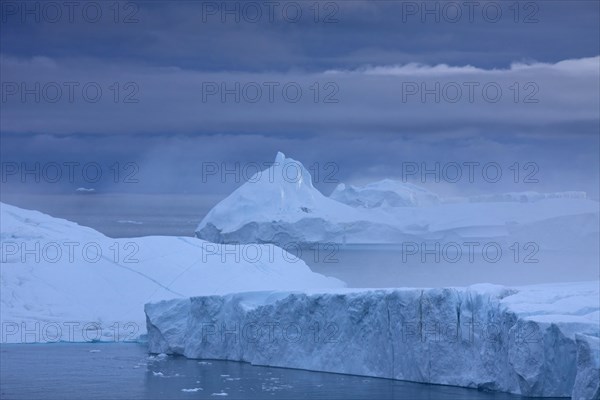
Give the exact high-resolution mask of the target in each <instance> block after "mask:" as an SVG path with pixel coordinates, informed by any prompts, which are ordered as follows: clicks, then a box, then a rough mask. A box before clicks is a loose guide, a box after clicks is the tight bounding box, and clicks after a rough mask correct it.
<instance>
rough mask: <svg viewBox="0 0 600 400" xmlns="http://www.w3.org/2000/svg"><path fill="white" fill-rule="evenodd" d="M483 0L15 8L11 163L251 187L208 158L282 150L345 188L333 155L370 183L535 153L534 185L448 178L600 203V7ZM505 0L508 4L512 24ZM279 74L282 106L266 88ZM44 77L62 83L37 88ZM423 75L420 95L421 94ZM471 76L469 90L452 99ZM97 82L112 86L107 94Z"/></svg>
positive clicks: (108, 187)
mask: <svg viewBox="0 0 600 400" xmlns="http://www.w3.org/2000/svg"><path fill="white" fill-rule="evenodd" d="M57 3H58V4H62V3H61V2H57ZM247 3H248V2H228V4H229V5H230V6H231V7H234V8H235V7H236V5H237V6H239V7H244V4H247ZM466 3H467V2H427V4H428V5H427V7H430V8H429V9H432V8H431V7H433V10H434V12H433V14H431V13H427V12H426V11H427V10H425V9H423V4H425V3H423V2H420V1H419V2H400V1H346V2H320V3H318V5H319V7H318V10H319V15H318V22H315V21H314V16H315V14H314V8H311V7H314V4H315V3H314V2H298V3H295V4H299V5H300V7H301V9H302V12H303V14H302V18H300V20H298V21H297V22H290V18H292V19H293V11H292V9H289V10H288V11H289V12H288V13H287V14H282V13H281V10H282V9H284V7H286V3H284V2H279V6H278V7H279V8H278V10H279V11H278V12H275V13H274V15H273V18H274V19H273V21H270V20H269V17H268V15H267V14H266V13H265V14H263V17H262V19H261V20H260V21H259V22H258V23H251V22H248V21H245V18H246V19H247V18H248V16H249V15H247V14H243V15H241V14H240V15H237V16H236V15H233V16H232V15H231V14H226V15H225V16H224V17H223V15H221V14H220V11H219V10H217V11H216V12H215V9H214V8H211V9H210V12H209V13H208V14H207V11H208V10H209V9H207V8H206V7H207V6H208V7H212V6H215V5H216V6H217V7H221V4H223V3H222V2H188V1H181V2H178V1H177V2H162V1H144V2H120V3H118V8H117V10H118V11H119V14H118V15H116V14H114V12H115V9H114V8H110V7H111V5H114V4H115V3H113V2H96V3H94V2H91V3H90V2H80V3H79V4H80V5H81V7H85V5H86V4H100V5H101V9H102V13H103V14H102V18H100V19H99V20H98V21H96V22H90V21H89V20H86V18H84V17H83V16H82V14H81V13H77V12H76V13H75V14H74V20H73V21H72V22H71V21H69V20H68V16H67V14H66V11H65V10H64V9H63V10H62V11H63V18H62V19H61V20H60V21H59V22H56V23H53V22H50V21H48V15H44V14H43V7H44V5H43V4H44V3H42V2H28V3H27V4H28V5H29V6H28V7H30V8H29V10H32V9H33V14H31V12H30V13H27V12H26V13H25V16H24V14H23V5H24V4H25V3H24V2H14V1H13V2H11V1H4V2H2V9H1V10H0V11H1V12H2V15H1V17H2V25H1V35H0V44H1V52H2V53H1V59H0V71H1V73H2V74H1V75H2V76H1V80H2V85H3V86H2V93H1V94H2V104H1V106H2V118H1V121H0V131H1V132H0V140H1V141H2V146H1V156H2V160H3V162H5V161H11V162H18V163H21V162H25V163H29V164H30V163H32V162H38V161H39V162H53V161H55V162H65V161H67V162H68V161H77V162H81V163H85V162H91V161H93V162H99V163H100V164H102V166H103V168H104V169H105V171H106V172H105V173H108V174H110V166H111V165H113V164H114V163H116V162H118V163H120V164H119V165H121V166H122V165H123V164H124V163H127V162H134V163H135V164H136V165H137V166H138V167H139V173H138V175H137V176H138V177H139V183H137V184H135V185H129V186H128V185H123V184H122V183H119V184H118V185H115V184H114V182H112V181H110V180H103V181H101V182H99V183H98V184H96V185H94V187H96V188H97V189H98V190H99V191H108V192H111V191H113V192H114V191H134V192H152V193H156V192H159V193H173V192H178V193H182V192H194V193H218V194H220V195H225V194H227V193H229V192H230V191H231V190H233V189H234V188H235V187H236V186H238V185H239V184H241V182H239V181H237V180H236V179H231V178H228V179H225V180H223V181H221V180H215V179H214V177H213V178H212V179H209V180H208V181H207V182H203V181H202V165H203V163H205V162H218V163H222V162H224V163H226V164H227V165H229V166H230V167H231V166H232V165H234V164H235V163H240V164H241V165H243V164H244V163H246V164H248V163H253V162H255V163H259V164H261V165H262V164H263V163H265V162H268V161H272V160H273V158H274V156H275V153H276V151H278V150H281V151H284V152H286V154H288V155H289V156H291V157H294V158H296V159H298V160H300V161H302V162H303V163H305V164H306V165H307V166H316V167H317V169H316V171H318V172H319V173H320V176H319V177H318V178H317V179H316V180H317V181H318V182H317V186H318V187H319V188H321V189H323V190H324V191H325V192H328V191H330V190H331V189H332V188H333V186H335V182H324V177H325V175H326V174H327V173H330V172H331V170H330V169H325V164H326V163H327V162H333V163H335V165H336V166H337V168H338V170H337V171H336V173H335V174H334V179H333V180H334V181H339V182H350V183H360V182H364V181H367V180H372V179H381V178H384V177H397V176H398V171H399V169H400V168H401V166H400V165H401V162H402V161H415V162H421V161H428V162H436V161H438V162H449V161H465V160H466V161H481V162H488V161H496V162H500V163H502V164H503V165H504V166H507V165H511V163H513V162H516V161H518V162H520V163H523V162H528V161H534V162H536V163H538V164H539V166H540V176H541V177H543V179H541V181H540V183H539V184H537V185H535V186H534V187H530V186H522V185H516V186H515V185H510V184H506V185H504V184H497V185H486V184H481V182H478V184H476V185H466V186H464V185H463V186H461V185H446V187H444V188H440V187H438V189H440V190H442V191H445V192H447V193H449V194H455V193H456V192H467V193H468V192H490V191H492V192H501V191H506V190H537V191H556V190H585V191H588V192H590V193H591V195H592V196H594V197H595V198H597V197H598V188H597V182H598V165H599V161H598V123H599V104H598V91H599V82H600V79H599V77H598V68H599V66H598V63H599V58H598V52H599V50H598V49H599V40H600V35H599V34H598V33H599V27H598V25H599V23H600V22H599V19H598V13H599V7H600V5H599V4H600V3H598V2H597V1H543V2H542V1H538V2H519V3H516V2H508V1H507V2H499V1H498V2H493V1H479V2H476V4H477V7H476V11H475V13H474V14H473V15H472V16H470V15H469V14H468V9H467V8H466V6H465V4H466ZM7 4H8V5H9V6H15V7H16V8H14V7H13V8H7ZM36 4H38V5H39V7H40V12H42V14H41V15H38V16H39V17H40V21H39V22H38V21H36V20H35V18H36V14H35V13H36V11H35V7H37V6H36ZM128 4H129V6H128ZM257 4H258V5H259V6H260V7H264V2H257ZM327 4H329V6H327ZM446 4H454V5H458V7H459V8H460V9H461V12H462V13H463V14H462V16H461V18H460V20H459V21H458V22H453V21H451V20H449V18H450V19H451V18H453V14H443V11H435V10H436V9H435V7H438V8H439V10H442V9H443V7H446V6H445V5H446ZM415 5H416V7H417V8H416V9H415V8H412V7H414V6H415ZM515 6H516V8H515ZM32 7H33V8H32ZM203 7H204V8H203ZM328 7H329V8H328ZM331 7H333V8H331ZM486 7H487V8H486ZM494 7H499V8H500V9H501V12H502V15H501V17H500V18H499V19H497V20H494V13H493V11H494V9H495V8H494ZM511 7H512V8H511ZM484 9H486V10H488V12H489V13H488V14H486V15H485V16H484V14H482V12H483V11H482V10H484ZM448 10H449V9H447V11H448ZM332 11H334V12H333V13H332ZM203 12H204V13H203ZM263 12H265V10H264V8H263ZM436 13H437V14H436ZM234 14H235V13H234ZM115 16H116V17H117V19H116V21H117V22H115ZM328 16H329V17H330V18H331V20H330V21H329V22H330V23H324V19H326V18H327V17H328ZM236 17H239V18H240V22H239V23H238V22H235V20H234V19H235V18H236ZM87 18H88V19H89V16H88V17H87ZM222 18H225V22H222ZM436 18H437V20H436ZM126 22H128V23H126ZM273 82H275V83H277V84H278V86H277V92H276V96H277V97H276V100H275V101H273V102H271V101H269V100H268V93H267V88H266V87H265V84H269V83H273ZM315 82H316V83H318V85H317V86H315ZM473 82H475V83H476V84H478V86H477V87H478V88H482V87H483V86H484V85H485V84H487V83H494V84H496V85H499V86H500V88H501V89H502V91H503V94H502V97H501V99H499V100H498V101H490V99H487V98H484V97H482V94H481V91H480V90H479V89H478V90H477V94H476V97H475V98H474V101H469V99H468V94H467V87H466V86H465V85H467V86H468V85H469V84H471V83H473ZM36 83H39V85H40V88H41V90H42V91H44V90H46V91H45V92H43V93H40V91H38V93H37V94H36V93H31V88H34V89H33V91H34V92H36V90H35V85H36ZM115 83H117V84H118V85H115ZM211 83H215V84H216V85H217V86H216V88H217V90H219V91H220V90H221V86H220V85H221V84H222V83H224V84H225V85H226V88H232V87H234V86H235V84H236V83H239V84H240V85H241V86H242V88H243V87H244V85H246V88H247V90H248V91H247V92H246V93H245V95H244V93H238V95H241V97H242V99H241V101H239V102H236V101H235V100H233V99H234V98H235V96H236V94H233V95H232V94H229V95H227V94H226V95H225V101H223V100H222V98H221V94H222V93H220V92H217V93H214V94H211V93H212V92H210V90H213V91H214V90H215V86H211V85H210V84H211ZM249 83H250V84H251V85H250V86H247V84H249ZM252 83H256V84H258V86H259V87H262V89H263V94H262V100H261V101H258V102H256V103H254V102H251V101H247V97H248V96H250V97H252V96H253V92H252V90H253V86H252ZM288 83H295V84H298V85H300V87H301V89H302V91H303V96H302V98H301V99H300V100H299V101H298V102H293V101H289V99H284V98H282V94H281V93H282V92H281V90H280V89H281V88H282V87H283V86H284V85H285V84H288ZM515 83H516V84H517V85H516V86H514V84H515ZM22 84H24V85H25V86H24V88H25V91H26V93H25V94H23V87H22V86H21V85H22ZM48 84H49V85H50V86H45V85H48ZM206 84H209V86H206ZM331 84H334V86H332V85H331ZM414 84H416V85H417V86H416V88H417V89H418V90H419V92H417V93H414V94H410V93H411V92H410V90H413V91H414V90H415V86H414ZM436 84H440V85H441V88H440V90H437V94H433V95H431V94H430V95H427V94H425V97H424V99H423V98H422V97H421V95H422V94H423V93H422V92H421V90H422V89H423V88H424V89H425V90H427V89H428V88H432V87H433V88H435V85H436ZM456 84H457V85H458V87H459V88H462V90H463V91H464V92H463V94H462V95H461V97H460V99H459V101H457V102H453V101H451V100H452V99H450V98H449V97H452V96H454V95H455V92H453V90H454V89H456V87H457V85H456ZM532 84H533V85H532ZM407 85H408V86H407ZM421 85H425V86H421ZM44 87H46V89H44ZM98 87H99V88H100V89H101V90H102V96H101V97H100V98H95V93H96V92H95V90H96V89H97V88H98ZM57 88H58V89H59V90H62V93H61V96H60V97H59V98H58V99H57V101H56V102H54V101H52V100H53V99H55V98H56V97H55V95H56V92H55V91H53V90H56V89H57ZM84 88H86V89H87V90H88V91H86V92H85V94H84V92H83V90H84ZM254 88H255V87H254ZM71 89H73V92H72V94H73V96H74V98H73V100H72V101H71V100H70V99H69V96H70V94H71V92H69V91H70V90H71ZM493 89H494V88H493V87H492V88H491V91H490V92H489V94H491V95H493ZM207 90H208V92H207ZM242 90H243V89H242ZM407 90H408V92H407ZM444 90H445V91H444ZM290 93H291V94H293V88H292V91H291V92H290ZM405 95H406V96H407V97H406V98H405V99H404V98H403V96H405ZM436 95H440V96H442V98H441V100H440V101H436V99H435V96H436ZM36 96H39V97H40V98H39V101H36V100H37V98H36ZM53 96H54V97H53ZM85 96H87V98H85ZM203 96H204V98H203ZM315 96H316V98H317V101H315ZM515 96H516V98H517V100H516V101H515ZM245 97H246V98H245ZM526 99H527V100H537V101H533V102H525V100H526ZM96 100H97V101H96ZM129 100H131V101H129ZM135 100H137V101H135ZM325 100H337V102H335V101H334V102H329V101H325ZM404 100H406V101H404ZM79 183H81V184H82V185H83V184H84V183H85V182H78V184H79ZM40 187H41V188H43V190H45V191H51V190H55V191H65V190H66V191H72V190H74V189H75V188H76V187H77V185H76V184H75V183H71V182H64V181H61V184H58V185H42V186H40ZM12 189H14V190H23V185H21V182H19V181H18V180H17V181H14V179H13V180H12V181H10V182H3V190H4V191H7V190H12ZM29 189H31V188H30V187H28V190H29ZM34 189H36V190H42V189H39V188H38V187H36V188H34ZM433 189H434V190H437V189H435V188H433Z"/></svg>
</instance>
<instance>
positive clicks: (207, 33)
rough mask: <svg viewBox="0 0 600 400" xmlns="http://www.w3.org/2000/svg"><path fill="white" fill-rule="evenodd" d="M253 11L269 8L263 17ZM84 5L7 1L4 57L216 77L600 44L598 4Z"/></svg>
mask: <svg viewBox="0 0 600 400" xmlns="http://www.w3.org/2000/svg"><path fill="white" fill-rule="evenodd" d="M55 3H57V4H62V3H60V2H55ZM89 3H92V4H100V12H101V13H102V14H101V18H99V19H98V20H97V21H96V20H95V18H94V17H95V14H94V13H95V7H89V8H85V7H86V5H87V4H89ZM248 3H250V4H254V5H256V6H257V8H258V9H260V10H261V11H260V12H261V17H260V18H256V16H255V15H256V14H255V12H254V13H253V8H252V7H248ZM25 4H27V6H25ZM36 4H37V7H39V10H38V12H37V13H36ZM40 4H41V5H40ZM78 4H79V6H78V7H77V8H75V9H74V10H73V13H72V14H73V15H72V20H70V19H69V17H70V16H71V15H70V14H69V12H68V11H69V10H67V9H66V7H64V6H61V13H62V16H61V18H60V19H58V21H57V22H52V20H53V16H54V11H53V10H47V11H44V10H45V8H44V7H45V6H44V2H20V1H5V2H3V6H2V10H1V11H2V19H3V24H2V39H1V40H2V51H3V53H7V54H13V55H18V56H22V57H26V56H30V55H45V56H48V57H52V58H54V57H59V58H60V57H71V56H73V55H75V54H76V55H78V56H80V57H86V58H102V59H111V60H117V61H121V60H130V61H135V62H141V63H146V64H151V65H160V66H179V67H182V68H187V69H201V70H212V71H218V70H241V71H260V70H264V69H269V70H277V71H287V70H289V69H290V68H302V69H307V70H322V69H329V68H346V67H350V68H356V67H359V66H361V65H365V64H403V63H408V62H422V63H428V64H437V63H451V64H459V65H460V64H472V65H476V66H480V67H487V68H489V67H506V66H508V65H509V64H510V63H511V62H513V61H522V60H538V61H543V62H556V61H559V60H563V59H568V58H579V57H589V56H594V55H597V53H598V47H599V43H600V42H599V40H600V39H599V38H598V35H595V34H592V32H596V33H597V30H598V23H599V22H598V12H599V4H598V2H596V1H536V2H509V1H474V2H466V1H456V2H442V1H440V2H434V1H432V2H420V1H419V2H411V1H331V2H329V1H327V2H326V1H323V2H318V3H316V2H310V1H300V2H283V1H282V2H271V3H269V2H263V1H258V2H235V1H230V2H189V1H172V2H164V1H141V2H120V3H118V4H119V7H115V6H114V4H115V3H108V2H78ZM269 4H272V7H273V9H272V11H271V8H270V6H269ZM273 4H276V5H273ZM315 4H317V5H318V7H315ZM290 5H292V7H289V6H290ZM298 8H299V10H300V12H301V16H300V17H299V18H297V17H296V13H297V11H296V10H297V9H298ZM225 9H228V10H234V12H233V13H227V12H226V11H225ZM236 9H237V10H238V11H237V12H235V10H236ZM27 10H30V12H29V13H27ZM83 10H86V14H84V12H83ZM317 10H318V14H316V11H317ZM116 11H118V14H117V13H116ZM498 13H499V14H498ZM88 14H89V15H88ZM86 15H87V16H86ZM315 16H316V19H317V22H315ZM36 18H37V20H36ZM253 20H256V22H255V23H253V22H251V21H253ZM38 21H39V22H38ZM90 21H93V22H90ZM115 21H117V22H115ZM223 21H225V22H223Z"/></svg>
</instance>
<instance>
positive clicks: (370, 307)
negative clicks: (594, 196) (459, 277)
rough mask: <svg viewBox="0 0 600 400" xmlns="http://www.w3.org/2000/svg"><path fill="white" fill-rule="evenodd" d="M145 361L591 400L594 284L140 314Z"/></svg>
mask: <svg viewBox="0 0 600 400" xmlns="http://www.w3.org/2000/svg"><path fill="white" fill-rule="evenodd" d="M145 311H146V317H147V328H148V343H149V350H150V351H151V352H153V353H168V354H180V355H184V356H186V357H188V358H196V359H222V360H238V361H246V362H250V363H252V364H256V365H267V366H277V367H287V368H301V369H307V370H314V371H327V372H337V373H346V374H356V375H364V376H371V377H383V378H392V379H399V380H407V381H414V382H423V383H435V384H444V385H454V386H462V387H469V388H478V389H483V390H490V391H502V392H510V393H515V394H521V395H525V396H534V397H569V396H572V398H573V399H576V400H581V399H586V400H588V399H598V396H599V395H600V392H599V378H598V377H599V374H600V369H599V368H600V362H599V360H600V355H599V351H600V348H599V339H598V338H599V336H600V306H599V282H587V283H565V284H551V285H550V284H548V285H533V286H523V287H504V286H496V285H490V284H482V285H474V286H470V287H466V288H444V289H420V288H399V289H387V290H367V289H361V290H351V289H338V290H332V291H327V292H326V293H322V292H321V293H319V292H315V291H312V292H303V293H300V292H254V293H240V294H230V295H226V296H206V297H192V298H189V299H183V300H182V299H178V300H171V301H162V302H158V303H151V304H146V306H145Z"/></svg>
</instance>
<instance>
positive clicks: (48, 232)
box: [0, 203, 343, 343]
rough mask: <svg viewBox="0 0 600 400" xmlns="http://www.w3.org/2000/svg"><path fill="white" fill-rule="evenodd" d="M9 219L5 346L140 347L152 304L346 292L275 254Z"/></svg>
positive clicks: (2, 212) (12, 212) (6, 214)
mask: <svg viewBox="0 0 600 400" xmlns="http://www.w3.org/2000/svg"><path fill="white" fill-rule="evenodd" d="M0 220H1V222H2V223H1V226H0V228H1V230H0V239H1V253H0V258H1V259H0V306H1V310H2V313H1V314H0V316H1V318H0V323H1V326H2V337H1V341H2V343H6V342H48V341H50V342H54V341H61V340H62V341H89V340H123V339H130V340H134V339H137V338H138V336H139V335H140V334H143V333H144V331H145V319H144V313H143V311H142V309H143V305H144V303H146V302H148V301H156V300H161V299H170V298H186V297H189V296H196V295H202V294H204V295H209V294H225V293H232V292H237V291H248V290H272V289H277V290H303V289H305V288H311V287H312V288H329V287H341V286H343V283H342V282H341V281H339V280H337V279H334V278H327V277H325V276H323V275H319V274H316V273H313V272H312V271H311V270H310V269H309V268H308V266H307V265H306V264H305V263H304V262H303V261H302V260H300V259H298V258H296V257H295V256H293V255H291V254H289V253H287V252H285V251H284V250H282V249H280V248H278V247H275V246H273V245H246V246H233V245H227V246H220V245H216V244H214V243H208V242H205V241H203V240H199V239H196V238H193V237H166V236H149V237H138V238H127V239H111V238H109V237H106V236H104V235H103V234H101V233H100V232H97V231H95V230H93V229H90V228H87V227H83V226H80V225H77V224H76V223H73V222H70V221H66V220H63V219H59V218H53V217H51V216H49V215H45V214H42V213H40V212H37V211H31V210H24V209H21V208H18V207H14V206H11V205H8V204H4V203H0Z"/></svg>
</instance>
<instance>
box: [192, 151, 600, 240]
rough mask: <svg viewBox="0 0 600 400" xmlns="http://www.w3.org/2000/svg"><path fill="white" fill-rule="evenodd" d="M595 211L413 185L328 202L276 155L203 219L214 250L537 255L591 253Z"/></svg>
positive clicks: (566, 201) (574, 200) (536, 196)
mask: <svg viewBox="0 0 600 400" xmlns="http://www.w3.org/2000/svg"><path fill="white" fill-rule="evenodd" d="M599 226H600V207H599V203H598V202H597V201H593V200H590V199H588V198H587V196H586V195H585V193H583V192H562V193H537V192H523V193H505V194H497V195H485V196H475V197H465V198H449V199H444V198H442V197H440V196H438V195H436V194H435V193H433V192H430V191H428V190H426V189H424V188H420V187H419V186H417V185H413V184H409V183H403V182H396V181H393V180H389V179H387V180H383V181H381V182H376V183H373V184H369V185H366V186H363V187H355V186H346V185H344V184H341V185H339V186H338V187H337V188H336V189H335V190H334V191H333V193H332V194H331V196H330V197H326V196H324V195H323V194H322V193H321V192H319V190H317V189H316V188H315V187H314V186H313V184H312V178H311V176H310V173H309V172H308V171H307V170H306V168H304V166H303V165H302V164H301V163H300V162H298V161H295V160H293V159H291V158H289V157H285V155H284V154H283V153H278V154H277V157H276V159H275V162H274V163H273V165H272V166H271V167H269V168H268V169H266V170H265V171H261V172H258V173H257V174H255V175H254V176H252V177H251V178H250V179H249V180H248V181H247V182H246V183H244V184H243V185H242V186H240V187H239V188H238V189H236V190H235V191H234V192H233V193H231V194H230V195H229V196H228V197H227V198H225V199H224V200H222V201H221V202H220V203H219V204H217V205H216V206H215V207H214V208H213V209H212V210H210V211H209V213H208V214H207V215H206V216H205V217H204V218H203V219H202V221H201V222H200V224H199V225H198V227H197V229H196V236H197V237H198V238H200V239H204V240H208V241H211V242H216V243H273V244H277V245H280V246H285V245H287V244H289V243H294V244H296V245H302V244H309V245H310V244H314V243H336V244H399V243H404V242H409V241H416V242H420V241H440V242H448V241H451V240H460V239H465V240H488V239H489V240H497V241H499V242H501V243H505V244H509V243H512V242H515V241H522V242H536V243H537V244H538V245H539V246H540V248H541V249H552V250H556V249H561V248H564V249H582V248H587V249H590V248H591V249H595V248H597V245H598V241H599V239H600V235H599V232H600V229H599Z"/></svg>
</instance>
